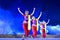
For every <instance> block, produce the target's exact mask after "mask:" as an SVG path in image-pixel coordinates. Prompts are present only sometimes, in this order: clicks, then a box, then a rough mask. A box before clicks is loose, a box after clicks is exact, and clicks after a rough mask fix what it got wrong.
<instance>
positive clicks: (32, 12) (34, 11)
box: [31, 8, 35, 16]
mask: <svg viewBox="0 0 60 40" xmlns="http://www.w3.org/2000/svg"><path fill="white" fill-rule="evenodd" d="M34 12H35V8H34V10H33V12H32V14H31V16H32V15H33V14H34Z"/></svg>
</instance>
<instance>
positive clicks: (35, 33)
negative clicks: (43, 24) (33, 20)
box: [32, 26, 37, 37]
mask: <svg viewBox="0 0 60 40" xmlns="http://www.w3.org/2000/svg"><path fill="white" fill-rule="evenodd" d="M32 32H33V37H36V35H37V26H32Z"/></svg>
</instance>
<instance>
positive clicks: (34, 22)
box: [18, 8, 49, 38]
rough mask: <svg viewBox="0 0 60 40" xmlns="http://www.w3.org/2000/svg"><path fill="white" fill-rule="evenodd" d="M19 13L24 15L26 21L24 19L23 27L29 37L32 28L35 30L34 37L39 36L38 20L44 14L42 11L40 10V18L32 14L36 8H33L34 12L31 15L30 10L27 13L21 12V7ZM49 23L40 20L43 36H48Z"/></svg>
mask: <svg viewBox="0 0 60 40" xmlns="http://www.w3.org/2000/svg"><path fill="white" fill-rule="evenodd" d="M18 11H19V13H21V14H22V15H23V16H24V21H23V29H24V33H25V36H26V37H28V35H29V32H30V30H31V29H32V32H33V35H32V36H33V37H36V36H37V31H38V21H39V18H40V17H41V15H42V12H40V15H39V17H38V18H35V16H32V15H33V14H34V12H35V8H34V9H33V12H32V13H31V14H30V15H29V11H25V14H24V13H22V12H21V10H20V8H18ZM31 22H32V27H31ZM48 23H49V20H48V22H45V21H42V22H40V30H41V32H42V33H41V35H42V37H43V38H45V37H46V25H47V24H48Z"/></svg>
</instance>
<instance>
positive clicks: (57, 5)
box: [0, 0, 60, 32]
mask: <svg viewBox="0 0 60 40" xmlns="http://www.w3.org/2000/svg"><path fill="white" fill-rule="evenodd" d="M18 7H19V8H20V9H21V11H22V12H23V13H24V12H25V10H28V11H29V13H30V14H31V13H32V11H33V8H34V7H35V8H36V11H35V13H34V15H33V16H35V17H36V18H37V17H38V15H39V14H40V12H41V11H42V12H43V14H42V16H41V18H40V19H39V20H40V21H43V20H45V21H46V22H47V20H48V19H50V22H49V24H48V25H53V26H55V25H58V24H60V0H0V20H3V21H5V22H8V23H12V26H11V29H13V30H14V32H15V31H16V32H17V31H18V30H20V31H21V29H23V28H21V27H22V22H23V16H22V15H21V14H20V13H19V12H18V10H17V8H18ZM15 29H16V30H15Z"/></svg>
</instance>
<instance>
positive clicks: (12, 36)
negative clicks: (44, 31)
mask: <svg viewBox="0 0 60 40" xmlns="http://www.w3.org/2000/svg"><path fill="white" fill-rule="evenodd" d="M0 38H32V36H31V35H29V36H28V37H25V36H24V35H11V34H8V35H7V34H5V35H3V34H0ZM36 38H42V37H41V35H37V37H36ZM46 38H60V35H46Z"/></svg>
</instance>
